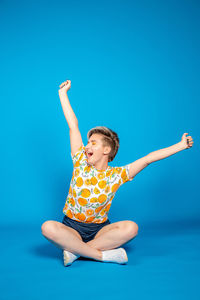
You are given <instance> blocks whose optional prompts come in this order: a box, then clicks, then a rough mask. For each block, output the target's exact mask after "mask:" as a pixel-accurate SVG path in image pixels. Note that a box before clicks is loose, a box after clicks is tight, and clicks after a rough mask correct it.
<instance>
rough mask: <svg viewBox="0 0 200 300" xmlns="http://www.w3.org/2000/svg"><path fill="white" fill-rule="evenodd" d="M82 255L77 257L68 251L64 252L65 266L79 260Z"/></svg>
mask: <svg viewBox="0 0 200 300" xmlns="http://www.w3.org/2000/svg"><path fill="white" fill-rule="evenodd" d="M79 257H80V255H75V254H73V253H71V252H69V251H67V250H63V259H64V266H65V267H66V266H69V265H71V264H72V263H73V261H75V260H76V259H77V258H79Z"/></svg>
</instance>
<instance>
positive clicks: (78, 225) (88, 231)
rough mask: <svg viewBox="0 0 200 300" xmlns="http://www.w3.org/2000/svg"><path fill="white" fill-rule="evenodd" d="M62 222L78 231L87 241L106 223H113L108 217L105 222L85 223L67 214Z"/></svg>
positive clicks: (84, 240)
mask: <svg viewBox="0 0 200 300" xmlns="http://www.w3.org/2000/svg"><path fill="white" fill-rule="evenodd" d="M62 223H63V224H65V225H66V226H69V227H71V228H73V229H75V230H76V231H78V233H79V234H80V235H81V237H82V239H83V242H85V243H87V242H89V241H90V240H93V239H94V237H95V235H96V234H97V232H98V231H99V230H100V229H101V228H103V227H104V226H105V225H108V224H111V222H110V221H109V220H108V219H107V220H106V221H105V222H104V223H83V222H79V221H76V220H73V219H71V218H69V217H68V216H66V215H65V216H64V218H63V220H62Z"/></svg>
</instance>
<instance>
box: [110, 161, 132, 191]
mask: <svg viewBox="0 0 200 300" xmlns="http://www.w3.org/2000/svg"><path fill="white" fill-rule="evenodd" d="M129 169H130V164H128V165H125V166H121V167H114V174H115V175H113V177H115V178H114V181H115V182H117V183H118V184H120V186H121V185H122V184H124V183H125V182H128V181H132V180H133V178H130V175H129Z"/></svg>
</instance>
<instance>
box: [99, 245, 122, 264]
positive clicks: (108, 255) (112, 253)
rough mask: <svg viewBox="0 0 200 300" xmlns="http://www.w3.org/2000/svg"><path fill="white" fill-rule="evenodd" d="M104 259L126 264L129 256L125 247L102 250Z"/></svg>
mask: <svg viewBox="0 0 200 300" xmlns="http://www.w3.org/2000/svg"><path fill="white" fill-rule="evenodd" d="M102 260H103V261H105V262H114V263H118V264H125V263H127V262H128V256H127V254H126V251H125V249H124V248H117V249H112V250H106V251H102Z"/></svg>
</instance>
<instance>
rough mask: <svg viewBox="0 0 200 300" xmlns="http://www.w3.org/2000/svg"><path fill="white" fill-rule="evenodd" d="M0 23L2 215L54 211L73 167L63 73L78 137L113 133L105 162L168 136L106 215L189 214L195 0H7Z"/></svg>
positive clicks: (195, 97) (195, 163) (195, 101)
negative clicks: (113, 145)
mask: <svg viewBox="0 0 200 300" xmlns="http://www.w3.org/2000/svg"><path fill="white" fill-rule="evenodd" d="M0 7H1V12H0V25H1V28H2V30H1V49H0V54H1V118H0V122H1V147H0V156H1V210H0V222H1V224H8V223H10V224H24V223H25V224H30V225H31V224H40V225H41V224H42V223H43V222H44V221H46V220H50V219H52V220H57V221H61V219H62V218H63V216H64V215H63V213H62V209H63V207H64V204H65V199H66V197H67V194H68V190H69V183H70V180H71V176H72V170H73V169H72V167H73V165H72V161H71V156H70V139H69V129H68V124H67V122H66V120H65V117H64V114H63V111H62V107H61V104H60V100H59V96H58V89H59V85H60V84H61V83H62V82H63V81H65V80H67V79H70V80H71V83H72V84H71V89H70V91H69V92H68V96H69V99H70V102H71V105H72V108H73V110H74V112H75V114H76V116H77V118H78V121H79V128H80V131H81V134H82V138H83V142H84V144H86V142H87V138H86V135H87V132H88V131H89V129H90V128H92V127H94V126H97V125H104V126H108V127H110V128H111V129H113V130H114V131H116V132H117V133H118V135H119V138H120V149H119V152H118V154H117V156H116V157H115V159H114V161H113V162H111V163H110V165H111V166H123V165H125V164H128V163H130V162H133V161H135V160H137V159H139V158H141V157H143V156H145V155H147V154H148V153H150V152H152V151H155V150H158V149H161V148H165V147H169V146H171V145H173V144H175V143H177V142H179V141H180V140H181V137H182V135H183V133H184V132H188V133H189V135H191V136H192V138H193V140H194V146H193V147H192V148H191V149H189V150H184V151H182V152H179V153H177V154H175V155H173V156H170V157H168V158H166V159H164V160H160V161H157V162H155V163H153V164H151V165H149V166H148V167H147V168H145V169H144V170H143V171H141V173H139V174H138V175H137V176H136V177H135V178H134V180H133V181H132V182H128V183H125V184H124V185H123V186H122V187H121V188H120V189H119V190H118V191H117V193H116V195H115V198H114V199H113V203H112V207H111V210H110V212H109V218H110V220H111V221H112V222H115V221H120V220H126V219H130V220H133V221H135V222H136V223H137V224H138V225H139V228H141V227H142V226H143V225H145V224H152V222H154V221H169V220H182V219H189V220H195V219H197V218H198V216H199V212H200V202H199V199H200V197H199V196H200V193H199V190H198V183H199V174H198V172H199V151H198V149H199V141H198V140H199V139H198V136H199V120H198V118H199V94H200V93H199V67H200V65H199V62H200V60H199V53H200V39H199V25H200V20H199V3H198V1H175V2H174V1H155V0H154V1H144V0H142V1H124V2H123V1H109V2H107V1H105V0H103V1H99V2H96V1H88V0H87V1H40V2H39V1H34V2H30V1H29V2H26V1H16V2H15V1H13V2H12V1H9V3H7V2H6V1H3V2H1V4H0Z"/></svg>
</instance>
